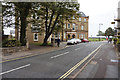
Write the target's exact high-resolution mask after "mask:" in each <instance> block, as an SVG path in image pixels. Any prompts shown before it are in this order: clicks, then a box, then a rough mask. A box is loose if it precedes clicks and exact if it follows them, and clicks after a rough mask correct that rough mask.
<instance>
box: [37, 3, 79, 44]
mask: <svg viewBox="0 0 120 80" xmlns="http://www.w3.org/2000/svg"><path fill="white" fill-rule="evenodd" d="M39 5H40V6H38V7H36V8H37V9H39V10H36V14H37V16H39V17H40V19H39V21H40V23H41V25H42V26H43V24H44V26H43V27H44V28H45V38H44V42H43V45H47V40H48V38H49V37H50V35H51V34H52V33H53V32H54V31H55V29H58V28H59V29H60V24H61V17H62V20H63V21H62V22H64V19H65V20H70V19H71V18H72V16H73V15H75V14H76V12H77V11H78V10H79V4H78V3H76V2H51V3H48V2H44V3H39ZM39 7H40V8H39ZM56 24H57V25H56ZM58 25H59V26H58ZM62 25H63V24H62Z"/></svg>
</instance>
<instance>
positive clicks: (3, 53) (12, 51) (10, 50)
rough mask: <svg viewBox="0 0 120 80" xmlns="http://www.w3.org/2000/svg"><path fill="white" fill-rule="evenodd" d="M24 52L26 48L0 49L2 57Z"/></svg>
mask: <svg viewBox="0 0 120 80" xmlns="http://www.w3.org/2000/svg"><path fill="white" fill-rule="evenodd" d="M26 50H28V48H27V47H26V46H20V47H9V48H2V55H4V56H7V55H11V54H12V53H14V52H20V51H26Z"/></svg>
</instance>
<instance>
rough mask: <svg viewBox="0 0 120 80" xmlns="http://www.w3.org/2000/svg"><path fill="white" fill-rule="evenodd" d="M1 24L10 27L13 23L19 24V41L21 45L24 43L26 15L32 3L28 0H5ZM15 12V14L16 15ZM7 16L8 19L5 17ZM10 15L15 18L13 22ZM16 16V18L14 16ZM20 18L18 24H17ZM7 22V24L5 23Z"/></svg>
mask: <svg viewBox="0 0 120 80" xmlns="http://www.w3.org/2000/svg"><path fill="white" fill-rule="evenodd" d="M3 9H4V10H3V16H4V18H5V19H4V20H3V24H4V25H3V26H7V27H11V26H13V24H14V25H20V42H21V45H22V46H24V45H26V41H25V37H26V27H27V17H28V15H29V12H30V10H31V9H32V3H29V2H7V3H5V5H3ZM16 12H17V15H16ZM7 17H9V19H8V18H7ZM11 17H12V18H13V17H14V19H15V22H13V21H12V20H13V19H11ZM15 17H17V18H15ZM19 20H20V24H19ZM6 24H7V25H6Z"/></svg>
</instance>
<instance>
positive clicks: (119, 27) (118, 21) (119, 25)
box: [115, 1, 120, 38]
mask: <svg viewBox="0 0 120 80" xmlns="http://www.w3.org/2000/svg"><path fill="white" fill-rule="evenodd" d="M115 21H117V28H116V29H117V35H116V36H117V37H118V38H120V1H119V2H118V18H117V19H115Z"/></svg>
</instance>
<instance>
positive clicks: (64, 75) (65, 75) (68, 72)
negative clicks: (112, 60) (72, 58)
mask: <svg viewBox="0 0 120 80" xmlns="http://www.w3.org/2000/svg"><path fill="white" fill-rule="evenodd" d="M101 46H102V45H100V46H99V47H98V48H96V49H95V50H94V51H93V52H91V53H90V54H89V55H88V56H86V57H85V58H84V59H83V60H81V61H80V62H78V63H77V64H76V65H75V66H73V67H72V68H71V69H70V70H68V71H67V72H66V73H64V74H63V75H62V76H61V77H60V78H58V79H57V80H63V79H65V78H66V77H67V76H69V75H70V74H71V73H72V72H73V71H74V70H75V69H76V68H78V67H79V66H80V65H81V64H82V63H84V62H85V61H86V60H87V59H88V58H89V57H90V56H91V55H92V54H94V53H95V52H96V51H97V50H98V49H99V48H100V47H101Z"/></svg>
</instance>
